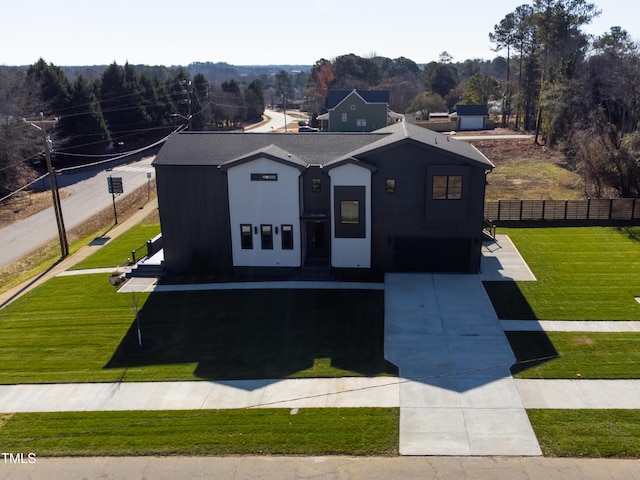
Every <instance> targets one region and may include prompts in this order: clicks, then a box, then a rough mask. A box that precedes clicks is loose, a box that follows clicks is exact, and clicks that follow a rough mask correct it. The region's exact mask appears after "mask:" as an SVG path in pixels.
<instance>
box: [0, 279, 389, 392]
mask: <svg viewBox="0 0 640 480" xmlns="http://www.w3.org/2000/svg"><path fill="white" fill-rule="evenodd" d="M135 295H136V297H135V299H136V302H137V303H138V305H139V307H140V309H141V310H140V314H139V320H140V325H141V331H142V339H143V348H142V349H140V348H138V342H137V339H138V337H137V329H136V322H135V313H134V308H133V296H132V294H119V293H116V289H115V288H114V287H113V286H111V285H110V283H109V282H108V278H107V276H105V275H82V276H72V277H57V278H54V279H52V280H50V281H49V282H47V283H45V284H44V285H42V286H41V287H39V288H37V289H35V290H34V291H32V292H30V293H28V294H27V295H25V296H23V297H21V298H20V299H18V300H16V301H15V302H14V303H12V304H11V305H9V306H7V307H6V308H5V309H3V310H1V311H0V331H2V348H1V349H0V365H2V369H0V383H4V384H12V383H49V382H112V381H162V380H198V379H214V380H222V379H243V378H244V379H247V378H248V379H254V378H255V379H259V378H285V377H336V376H351V375H366V376H370V375H384V374H392V375H393V374H396V372H397V369H396V368H395V367H394V366H393V365H391V364H389V363H388V362H386V361H385V360H384V358H383V353H384V352H383V349H384V345H383V342H384V338H383V333H384V326H383V315H384V298H383V293H382V292H381V291H366V290H322V291H318V290H236V291H210V292H184V293H160V294H151V295H149V294H135Z"/></svg>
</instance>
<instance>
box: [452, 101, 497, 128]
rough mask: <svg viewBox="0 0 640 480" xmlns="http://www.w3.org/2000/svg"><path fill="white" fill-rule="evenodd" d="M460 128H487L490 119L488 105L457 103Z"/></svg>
mask: <svg viewBox="0 0 640 480" xmlns="http://www.w3.org/2000/svg"><path fill="white" fill-rule="evenodd" d="M454 115H455V116H456V117H457V119H458V129H459V130H485V129H486V128H487V122H488V120H489V109H488V108H487V106H486V105H457V106H456V113H455V114H454Z"/></svg>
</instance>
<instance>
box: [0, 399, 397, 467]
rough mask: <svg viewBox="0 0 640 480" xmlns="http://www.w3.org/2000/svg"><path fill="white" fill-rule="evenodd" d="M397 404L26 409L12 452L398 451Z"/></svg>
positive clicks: (10, 432)
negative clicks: (69, 410)
mask: <svg viewBox="0 0 640 480" xmlns="http://www.w3.org/2000/svg"><path fill="white" fill-rule="evenodd" d="M398 419H399V412H398V409H397V408H324V409H300V410H299V411H298V412H297V413H296V414H295V415H292V411H291V410H289V409H255V410H198V411H160V412H156V411H140V412H72V413H20V414H15V415H12V416H7V418H6V419H5V420H4V424H2V423H3V421H2V420H0V445H2V448H3V449H4V451H8V452H35V453H36V454H37V455H38V456H39V457H40V456H64V455H92V456H101V455H263V454H272V455H277V454H288V455H397V454H398V435H399V421H398Z"/></svg>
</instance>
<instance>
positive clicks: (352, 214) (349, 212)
mask: <svg viewBox="0 0 640 480" xmlns="http://www.w3.org/2000/svg"><path fill="white" fill-rule="evenodd" d="M340 223H360V202H358V201H357V200H342V201H341V202H340Z"/></svg>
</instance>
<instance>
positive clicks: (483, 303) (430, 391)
mask: <svg viewBox="0 0 640 480" xmlns="http://www.w3.org/2000/svg"><path fill="white" fill-rule="evenodd" d="M501 240H502V241H501V242H495V243H494V244H489V245H485V252H483V253H484V255H485V257H484V258H483V262H484V264H483V267H484V268H483V274H481V275H453V274H387V275H386V276H385V357H386V358H387V360H389V361H390V362H393V363H394V364H396V365H397V366H398V368H399V375H400V377H401V378H402V379H405V380H407V381H405V382H401V383H400V453H401V454H402V455H541V450H540V447H539V445H538V441H537V440H536V436H535V434H534V432H533V429H532V428H531V424H530V423H529V419H528V416H527V413H526V411H525V407H524V404H523V402H522V399H521V398H520V393H519V391H518V388H517V387H516V384H515V382H514V380H513V378H512V377H511V374H510V371H509V367H510V366H511V365H512V364H513V363H514V361H515V357H514V355H513V352H512V351H511V347H510V346H509V343H508V341H507V339H506V337H505V335H504V332H503V329H502V326H501V324H500V321H499V319H498V317H497V315H496V313H495V311H494V309H493V306H492V305H491V301H490V300H489V297H488V296H487V294H486V292H485V290H484V287H483V286H482V280H483V279H484V278H487V279H494V280H511V279H515V278H518V279H527V280H532V279H534V278H533V275H532V274H531V272H530V270H529V269H528V267H527V266H526V264H525V263H524V260H522V257H520V255H519V253H518V252H517V250H516V249H515V247H514V246H513V244H512V243H511V242H510V241H508V239H507V238H506V237H505V238H502V239H501Z"/></svg>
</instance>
